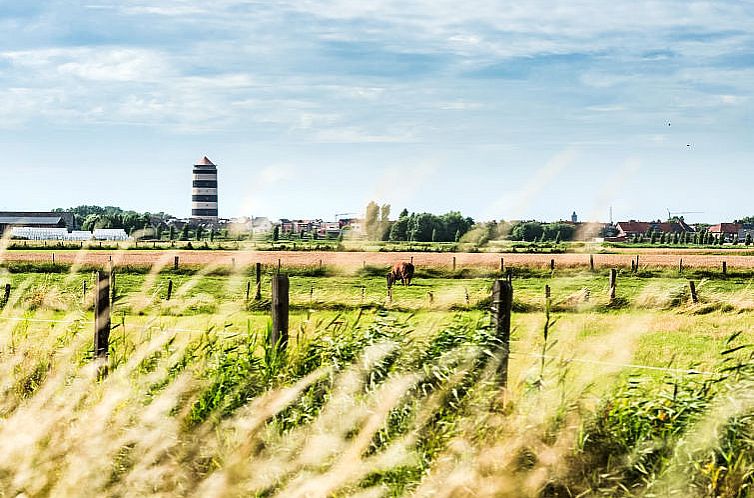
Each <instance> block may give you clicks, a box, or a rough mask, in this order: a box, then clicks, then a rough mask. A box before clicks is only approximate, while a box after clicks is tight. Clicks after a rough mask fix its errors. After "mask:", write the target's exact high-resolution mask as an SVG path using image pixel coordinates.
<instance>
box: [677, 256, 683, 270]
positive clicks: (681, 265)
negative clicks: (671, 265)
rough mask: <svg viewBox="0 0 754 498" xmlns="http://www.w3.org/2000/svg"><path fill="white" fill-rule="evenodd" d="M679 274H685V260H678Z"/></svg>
mask: <svg viewBox="0 0 754 498" xmlns="http://www.w3.org/2000/svg"><path fill="white" fill-rule="evenodd" d="M678 273H683V258H680V259H679V260H678Z"/></svg>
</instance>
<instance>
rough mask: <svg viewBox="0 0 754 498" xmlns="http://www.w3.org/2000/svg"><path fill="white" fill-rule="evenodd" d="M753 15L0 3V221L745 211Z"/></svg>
mask: <svg viewBox="0 0 754 498" xmlns="http://www.w3.org/2000/svg"><path fill="white" fill-rule="evenodd" d="M753 20H754V15H752V10H751V9H750V8H747V6H746V5H745V4H741V3H738V2H732V1H724V2H683V1H668V2H617V3H612V4H609V5H607V4H604V3H603V2H596V1H584V2H579V3H578V4H573V3H552V2H527V3H525V4H521V5H516V4H509V3H506V2H495V1H480V2H472V3H471V4H466V5H464V7H463V8H460V7H459V6H458V4H457V3H455V2H445V1H440V2H436V1H435V2H414V3H412V4H410V5H404V4H402V3H397V2H387V1H385V2H377V3H373V4H368V5H367V4H363V5H362V4H353V3H352V2H341V1H333V2H324V3H310V2H288V1H279V2H272V3H265V4H261V3H255V2H248V1H240V0H239V1H235V0H222V1H218V2H212V4H208V5H203V4H198V3H191V2H185V1H178V0H175V1H159V2H157V1H149V0H139V1H133V2H128V3H125V4H124V3H123V2H112V1H101V2H98V3H96V4H85V3H82V2H72V1H57V2H52V3H49V4H44V5H42V4H26V3H18V2H9V1H0V23H1V25H2V27H3V29H2V34H1V35H0V37H2V42H3V45H2V46H3V48H2V50H0V96H2V99H3V102H4V105H3V106H0V118H1V119H0V123H1V124H0V130H1V132H0V137H1V138H0V145H2V150H3V154H4V157H5V161H4V165H3V166H2V167H0V185H2V186H3V189H2V191H3V196H2V197H0V210H48V209H51V208H53V207H71V206H76V205H80V204H99V205H116V206H120V207H123V208H124V209H134V210H139V211H153V212H156V211H165V212H169V213H171V214H174V215H176V216H179V217H186V216H188V215H189V213H190V202H191V166H192V165H193V163H194V162H196V161H197V160H198V159H199V158H201V157H202V156H203V155H207V156H208V157H209V158H210V159H211V160H212V161H214V162H215V163H216V164H217V165H218V169H219V197H220V198H219V204H220V215H221V216H222V217H235V216H241V215H247V216H249V215H254V216H269V217H271V218H280V217H287V218H298V217H307V218H323V219H332V218H333V216H334V214H335V213H346V212H357V213H358V212H361V211H363V209H364V206H365V205H366V203H367V202H369V201H370V200H374V201H376V202H378V203H380V204H383V203H388V204H391V205H392V209H393V214H392V216H393V217H395V216H396V215H397V213H398V212H399V211H400V210H401V209H403V208H404V207H405V208H407V209H409V211H416V212H421V211H429V212H435V213H442V212H446V211H450V210H459V211H461V212H462V213H463V214H464V215H467V216H471V217H473V218H474V219H477V220H488V219H508V220H510V219H543V220H556V219H568V218H569V217H570V214H571V212H572V211H576V212H577V213H578V215H579V218H580V219H581V220H601V221H607V219H608V209H609V206H613V219H614V220H615V221H618V220H626V219H629V218H632V219H645V220H650V219H664V218H666V216H667V211H666V210H667V209H670V210H671V211H702V212H703V213H700V214H688V215H686V220H687V221H689V222H692V223H693V222H697V221H699V222H702V221H703V222H708V223H717V222H720V221H732V220H733V219H735V218H740V217H742V216H747V215H752V214H754V206H753V205H752V203H751V202H750V201H749V199H748V198H747V196H746V194H745V192H746V191H745V188H746V185H747V184H748V183H747V182H748V180H749V179H750V178H751V175H750V173H749V167H750V165H749V162H750V160H749V159H750V157H751V153H752V151H753V149H754V143H753V142H752V140H751V131H750V130H751V126H750V125H751V116H752V115H753V113H752V111H754V108H753V106H752V99H751V93H752V88H754V86H753V85H752V83H754V82H753V81H752V80H754V71H753V70H752V65H753V64H754V56H753V55H752V54H754V40H753V37H754V35H752V32H753V31H752V29H751V28H752V27H754V26H752V25H753V24H754V23H753V22H752V21H753Z"/></svg>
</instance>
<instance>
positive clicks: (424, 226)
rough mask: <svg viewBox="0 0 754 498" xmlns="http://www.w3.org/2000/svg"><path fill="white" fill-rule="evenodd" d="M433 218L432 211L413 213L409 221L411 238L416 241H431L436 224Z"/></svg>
mask: <svg viewBox="0 0 754 498" xmlns="http://www.w3.org/2000/svg"><path fill="white" fill-rule="evenodd" d="M433 218H434V217H433V215H432V214H430V213H418V214H413V215H411V216H410V217H409V221H408V233H409V240H411V241H414V242H430V241H431V240H432V228H433V226H434V220H433Z"/></svg>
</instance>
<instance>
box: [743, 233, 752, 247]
mask: <svg viewBox="0 0 754 498" xmlns="http://www.w3.org/2000/svg"><path fill="white" fill-rule="evenodd" d="M744 244H746V245H747V246H750V245H751V234H750V233H748V232H747V233H746V239H744Z"/></svg>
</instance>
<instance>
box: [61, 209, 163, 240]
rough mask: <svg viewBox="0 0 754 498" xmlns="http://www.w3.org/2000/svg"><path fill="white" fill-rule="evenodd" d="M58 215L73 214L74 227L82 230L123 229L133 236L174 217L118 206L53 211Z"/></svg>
mask: <svg viewBox="0 0 754 498" xmlns="http://www.w3.org/2000/svg"><path fill="white" fill-rule="evenodd" d="M53 212H56V213H65V212H67V213H73V217H74V225H75V226H76V228H78V229H81V230H88V231H93V230H96V229H98V228H115V229H117V228H122V229H123V230H125V231H126V233H128V234H131V233H133V232H135V231H138V230H145V229H147V230H151V229H153V228H158V227H159V225H161V224H162V222H163V221H165V220H167V219H169V218H172V217H173V216H171V215H169V214H166V213H163V212H160V213H149V212H145V213H139V212H137V211H130V210H123V209H121V208H119V207H117V206H104V207H103V206H94V205H91V206H87V205H82V206H76V207H71V208H68V209H63V208H56V209H53ZM155 219H158V220H159V221H160V222H159V223H157V225H158V226H157V227H154V226H153V220H155Z"/></svg>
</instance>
